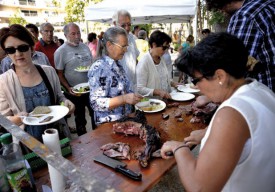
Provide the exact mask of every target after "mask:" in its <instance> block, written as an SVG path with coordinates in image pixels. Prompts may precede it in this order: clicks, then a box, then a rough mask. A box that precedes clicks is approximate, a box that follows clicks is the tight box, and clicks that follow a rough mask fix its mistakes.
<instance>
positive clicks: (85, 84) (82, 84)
mask: <svg viewBox="0 0 275 192" xmlns="http://www.w3.org/2000/svg"><path fill="white" fill-rule="evenodd" d="M86 86H88V87H89V83H80V84H77V85H75V86H74V87H73V88H74V89H79V88H80V87H86ZM72 91H73V92H74V93H78V94H84V93H89V92H90V90H89V91H84V92H79V91H75V90H72Z"/></svg>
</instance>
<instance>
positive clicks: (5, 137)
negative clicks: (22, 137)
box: [0, 133, 12, 144]
mask: <svg viewBox="0 0 275 192" xmlns="http://www.w3.org/2000/svg"><path fill="white" fill-rule="evenodd" d="M0 141H1V143H2V144H10V143H12V136H11V134H10V133H5V134H3V135H1V136H0Z"/></svg>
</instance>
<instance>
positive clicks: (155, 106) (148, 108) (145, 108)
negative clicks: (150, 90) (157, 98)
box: [139, 101, 162, 111]
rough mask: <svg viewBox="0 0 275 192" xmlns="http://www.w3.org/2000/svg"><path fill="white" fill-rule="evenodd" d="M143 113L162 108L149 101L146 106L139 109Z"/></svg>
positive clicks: (158, 104)
mask: <svg viewBox="0 0 275 192" xmlns="http://www.w3.org/2000/svg"><path fill="white" fill-rule="evenodd" d="M139 108H140V109H141V110H143V111H156V110H159V109H161V108H162V105H161V104H160V103H158V102H154V101H150V102H149V103H148V105H147V106H142V107H139Z"/></svg>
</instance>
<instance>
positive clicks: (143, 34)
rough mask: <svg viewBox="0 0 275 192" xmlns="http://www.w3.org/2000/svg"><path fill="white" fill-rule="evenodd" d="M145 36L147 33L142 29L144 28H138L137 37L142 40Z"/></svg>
mask: <svg viewBox="0 0 275 192" xmlns="http://www.w3.org/2000/svg"><path fill="white" fill-rule="evenodd" d="M146 37H147V33H146V31H144V30H140V31H139V32H138V38H139V39H143V40H145V39H146Z"/></svg>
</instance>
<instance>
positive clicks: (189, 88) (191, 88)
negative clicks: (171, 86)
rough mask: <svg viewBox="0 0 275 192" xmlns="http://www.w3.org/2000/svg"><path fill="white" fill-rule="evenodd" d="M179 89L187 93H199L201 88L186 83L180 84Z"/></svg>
mask: <svg viewBox="0 0 275 192" xmlns="http://www.w3.org/2000/svg"><path fill="white" fill-rule="evenodd" d="M177 89H178V90H179V91H181V92H185V93H198V92H200V90H199V89H198V88H197V87H196V86H194V85H193V84H185V85H179V86H178V87H177Z"/></svg>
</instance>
